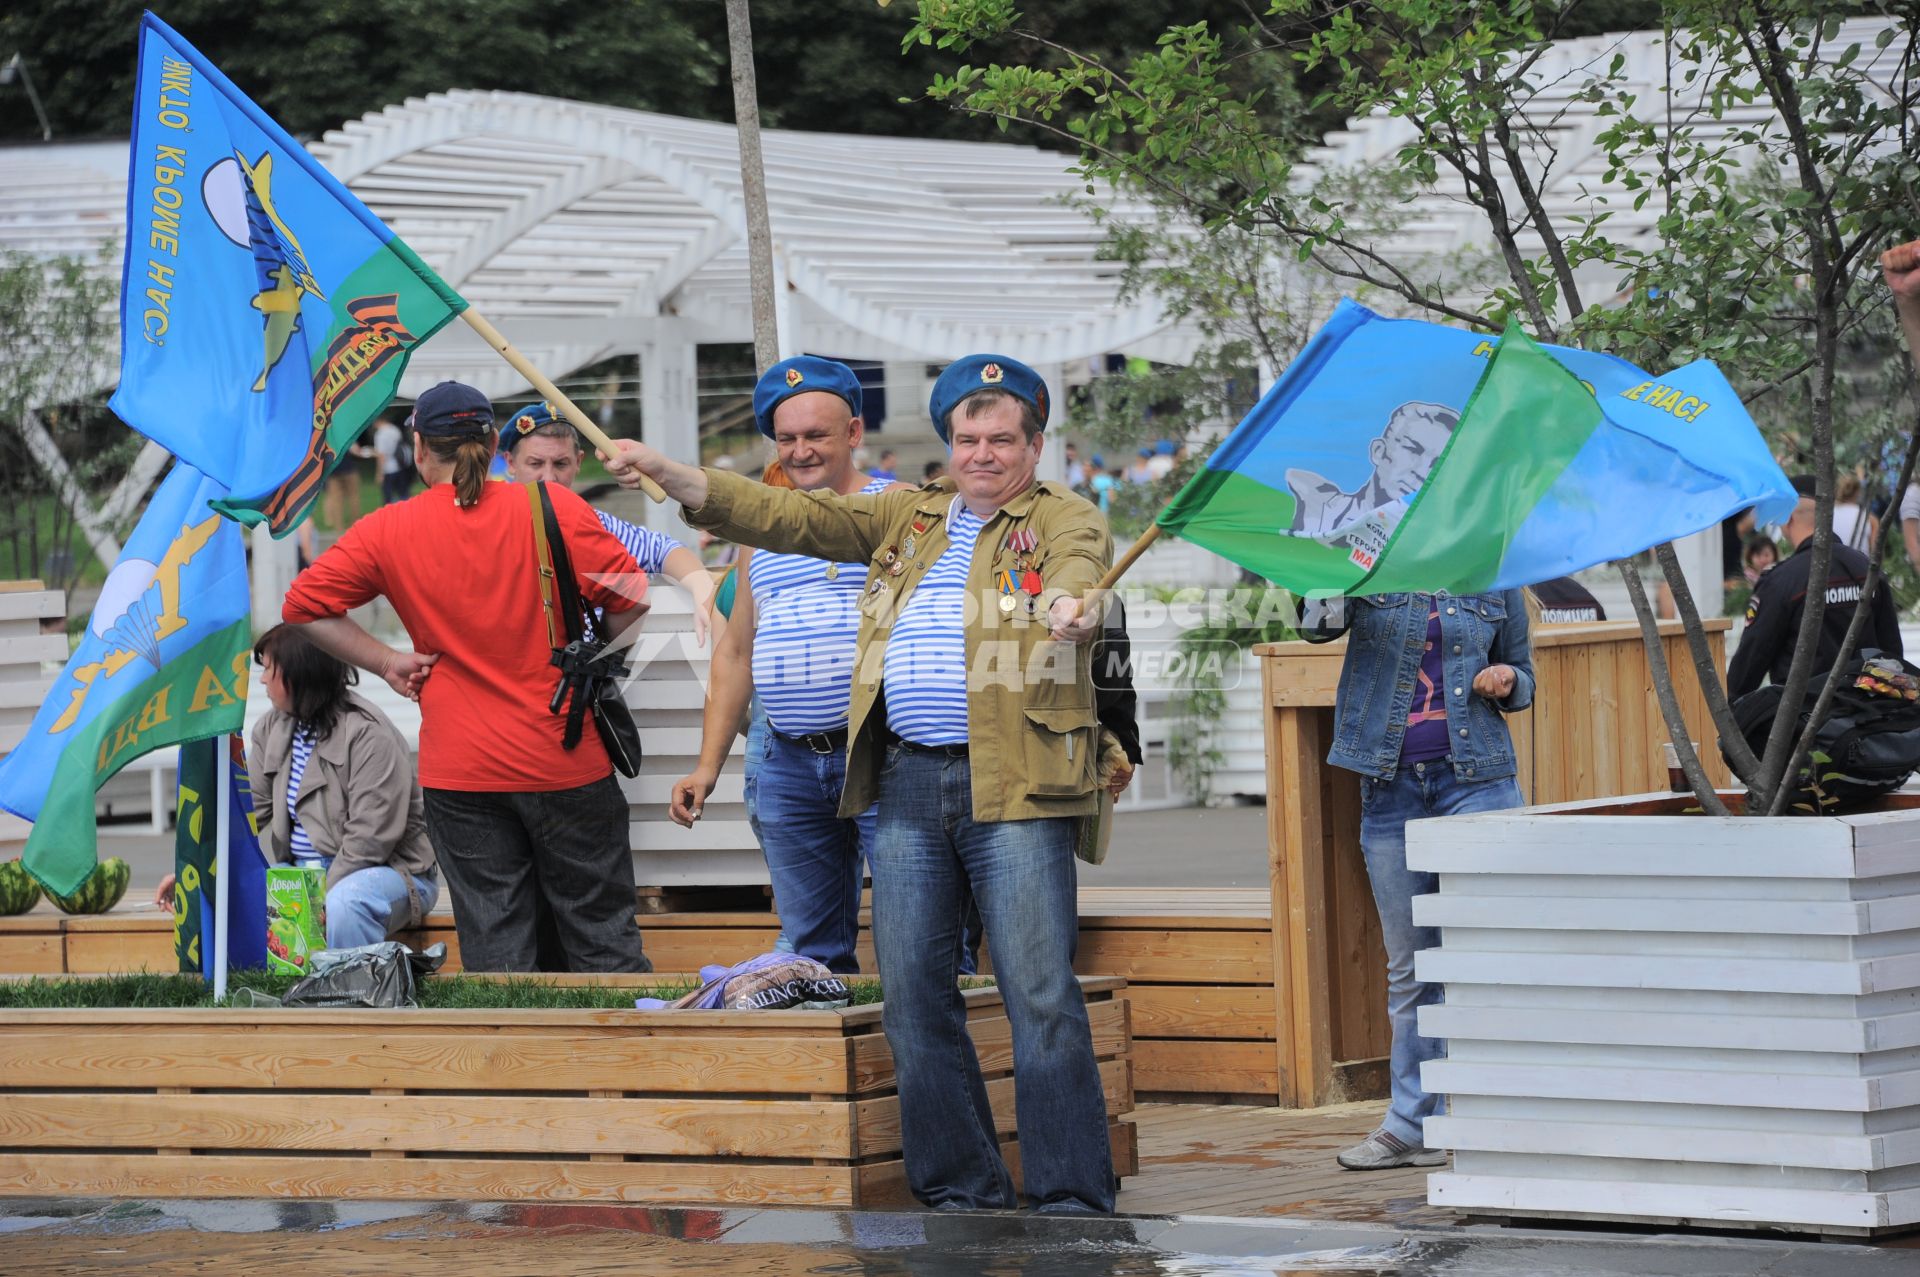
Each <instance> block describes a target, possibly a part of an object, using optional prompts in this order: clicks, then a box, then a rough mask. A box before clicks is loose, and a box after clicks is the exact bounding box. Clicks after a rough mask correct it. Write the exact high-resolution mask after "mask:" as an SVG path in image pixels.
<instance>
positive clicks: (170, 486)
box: [0, 463, 253, 895]
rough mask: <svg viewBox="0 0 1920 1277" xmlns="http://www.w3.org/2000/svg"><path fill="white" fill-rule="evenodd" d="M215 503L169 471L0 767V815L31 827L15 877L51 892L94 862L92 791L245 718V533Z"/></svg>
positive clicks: (190, 471)
mask: <svg viewBox="0 0 1920 1277" xmlns="http://www.w3.org/2000/svg"><path fill="white" fill-rule="evenodd" d="M226 495H227V490H226V488H225V487H224V486H222V485H221V484H219V483H216V482H215V481H213V480H212V479H209V478H207V477H206V476H205V475H203V474H201V473H200V472H199V471H197V470H195V469H194V468H193V467H191V466H188V465H184V464H180V463H176V464H175V465H174V467H173V470H172V472H171V473H169V474H168V475H167V477H166V480H165V481H164V482H163V483H161V485H160V487H159V489H158V490H157V491H155V493H154V495H153V499H152V500H151V501H149V502H148V503H147V512H146V513H145V514H144V515H142V516H141V519H140V522H139V524H138V525H137V526H136V527H135V528H134V530H133V532H132V534H131V535H129V536H128V537H127V542H126V548H125V549H123V550H122V551H121V552H120V558H119V559H118V560H117V561H116V562H115V563H114V565H113V570H112V571H111V572H109V573H108V574H107V579H106V582H105V584H103V585H102V586H101V587H100V599H99V602H98V603H96V604H95V605H94V609H93V615H92V616H91V617H90V618H89V619H88V621H87V630H86V633H85V634H84V635H83V636H82V637H81V640H80V646H79V648H78V649H77V650H75V652H74V654H73V656H72V657H71V658H70V659H69V660H68V661H67V667H66V669H64V670H62V671H61V673H60V677H59V678H58V679H56V680H54V684H53V690H52V691H50V692H49V693H48V694H47V699H46V700H45V701H43V702H42V703H41V705H40V709H39V712H38V713H36V714H35V715H34V716H33V725H32V726H31V727H29V728H28V729H27V735H26V738H25V739H24V740H22V741H21V742H20V744H19V745H18V746H17V747H16V748H15V749H14V751H13V752H12V753H10V754H8V755H7V756H6V758H5V759H0V807H4V808H5V809H6V810H8V811H10V812H12V813H13V814H14V815H16V816H20V817H22V818H24V819H26V820H31V821H33V822H34V824H33V832H32V833H31V834H29V835H28V837H27V848H26V852H25V855H24V857H23V858H24V859H25V861H26V867H27V870H28V871H29V872H30V873H32V874H33V876H34V877H36V878H38V879H39V880H40V881H41V882H42V883H44V884H46V885H47V886H48V887H49V888H51V889H52V890H53V891H55V892H57V893H59V894H61V895H67V894H69V893H71V892H72V891H73V890H74V889H75V888H77V887H79V885H80V884H81V883H82V882H83V881H84V880H85V879H86V876H87V875H88V874H89V873H91V872H93V868H94V865H95V864H96V863H98V861H97V856H98V847H99V843H98V829H97V827H96V825H95V823H94V811H93V795H94V791H95V790H97V789H99V788H100V786H101V785H102V784H104V783H105V782H106V781H107V779H108V778H109V777H111V776H112V775H113V774H114V773H115V772H118V771H119V770H120V769H121V768H122V767H124V766H126V765H127V764H128V763H129V762H131V761H132V760H134V759H135V758H138V757H139V756H140V755H142V754H145V753H149V752H150V751H152V750H156V749H160V748H163V747H165V746H168V745H177V744H179V743H180V742H181V741H188V740H197V739H199V738H201V737H204V736H216V735H219V734H221V733H223V732H236V731H239V730H240V728H241V725H242V722H243V721H244V719H245V717H246V711H247V663H248V658H249V656H250V654H251V652H252V647H253V623H252V618H251V616H250V614H249V612H250V608H249V600H250V598H251V595H250V594H249V592H248V588H247V555H246V546H245V544H244V534H243V533H242V532H241V531H240V527H239V525H238V524H236V523H234V522H233V521H232V520H230V519H225V518H222V517H221V516H220V515H219V514H218V513H216V512H215V506H216V504H217V503H218V502H219V501H221V500H222V499H223V498H225V496H226Z"/></svg>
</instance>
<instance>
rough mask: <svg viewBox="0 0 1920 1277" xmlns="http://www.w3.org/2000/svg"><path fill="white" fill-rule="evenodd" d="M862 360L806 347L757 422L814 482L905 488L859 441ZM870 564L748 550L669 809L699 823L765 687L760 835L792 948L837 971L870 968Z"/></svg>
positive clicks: (759, 394)
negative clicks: (867, 469)
mask: <svg viewBox="0 0 1920 1277" xmlns="http://www.w3.org/2000/svg"><path fill="white" fill-rule="evenodd" d="M860 408H861V398H860V382H859V379H858V378H857V377H855V376H854V373H853V369H851V368H849V367H847V366H846V365H845V364H842V363H836V362H834V361H833V360H831V359H817V358H815V357H813V356H811V355H802V356H799V357H798V358H795V359H784V360H782V361H781V362H779V363H777V364H775V365H774V366H773V367H771V368H769V369H767V371H766V373H765V374H764V375H763V376H762V377H761V378H760V381H759V384H758V385H756V386H755V387H754V391H753V419H754V424H755V425H757V426H759V428H760V433H761V434H763V435H765V436H767V438H769V439H771V440H773V443H774V447H775V448H776V449H778V450H779V454H780V465H781V468H782V469H783V470H785V472H786V473H787V474H788V476H790V477H791V478H792V479H793V481H794V485H795V486H796V487H798V488H799V489H801V490H802V491H807V492H828V493H839V494H842V495H845V494H849V493H867V494H871V493H875V492H884V491H885V490H887V489H888V488H889V487H904V485H900V484H895V483H893V482H892V481H891V479H890V478H883V477H881V476H878V475H871V476H870V475H866V474H862V473H861V472H860V470H859V469H858V467H856V466H855V465H854V460H853V457H854V450H855V449H856V448H858V447H859V446H860V440H861V438H862V436H863V435H864V433H865V429H864V423H863V422H862V420H861V417H860ZM866 569H867V565H866V563H865V562H846V563H839V562H828V561H824V560H821V559H816V558H810V557H808V556H807V555H804V554H787V553H783V552H781V551H777V550H758V551H755V550H745V551H742V553H741V556H740V559H739V562H738V564H737V565H736V567H735V569H734V579H735V580H736V582H737V583H738V584H737V585H736V591H737V593H736V596H735V603H734V607H733V614H732V615H731V616H730V617H729V618H728V623H727V627H726V630H725V631H724V632H723V633H722V635H721V637H720V640H719V641H718V642H717V643H716V644H715V645H714V650H713V672H712V682H711V683H710V684H709V685H708V689H707V704H706V714H705V717H704V719H703V721H702V724H701V733H700V762H699V765H698V766H697V767H695V768H694V770H693V772H692V773H691V774H690V775H687V776H685V777H683V778H682V779H681V780H679V781H678V782H677V783H675V785H674V787H673V802H672V808H671V814H672V816H673V818H674V820H676V821H678V822H679V823H680V824H682V825H685V826H687V827H688V828H692V826H693V822H694V821H696V820H698V819H699V818H700V811H701V808H702V807H703V806H705V804H706V801H707V798H708V796H709V795H710V794H712V793H713V787H714V784H715V783H716V782H717V781H718V780H719V777H720V769H721V768H722V767H723V766H725V764H726V760H727V751H728V750H729V749H731V748H732V746H733V738H734V736H735V735H736V734H737V733H738V732H739V730H740V722H741V719H742V717H743V716H744V715H745V714H746V711H747V704H748V701H749V700H750V699H751V698H752V696H753V694H754V692H756V691H757V692H759V694H760V700H761V703H762V705H763V706H764V708H765V710H766V715H767V725H768V728H769V730H768V731H767V732H766V733H764V734H762V735H761V736H759V737H757V738H756V737H752V736H750V737H749V738H748V740H749V748H756V747H757V748H758V749H759V750H760V757H759V758H758V759H755V760H753V762H754V767H753V770H752V771H751V772H750V774H749V779H748V781H747V784H748V785H749V786H750V787H751V789H752V791H753V796H752V801H751V803H750V804H749V806H750V809H751V810H752V811H753V813H754V832H755V833H756V834H757V835H758V836H759V839H760V846H761V849H762V850H763V851H764V852H765V853H766V857H767V872H768V874H769V876H770V877H771V878H772V880H773V895H774V900H775V903H776V904H777V905H778V906H779V909H780V928H781V932H782V934H783V936H784V937H785V940H786V942H787V943H789V944H791V945H792V947H793V949H794V951H796V952H798V953H800V954H802V955H804V956H806V957H809V958H813V959H815V960H816V961H818V962H822V963H825V964H826V966H827V967H828V968H830V969H831V970H834V971H839V972H853V971H858V970H859V969H860V964H859V961H858V960H857V959H856V958H855V956H854V943H855V941H857V940H858V939H859V936H860V878H861V872H860V865H861V857H862V855H863V854H864V853H865V852H867V851H869V850H870V849H871V848H872V846H873V830H874V812H873V808H872V806H871V805H869V806H868V807H867V808H866V809H865V810H863V811H860V812H858V813H856V814H854V815H853V816H851V817H847V816H842V815H841V814H840V794H841V790H842V789H843V787H844V786H845V783H846V770H847V704H848V700H849V697H850V694H851V690H852V685H853V653H854V637H855V635H856V633H857V632H858V630H859V628H860V598H861V594H860V592H861V590H862V588H863V587H864V586H865V584H866V575H867V570H866Z"/></svg>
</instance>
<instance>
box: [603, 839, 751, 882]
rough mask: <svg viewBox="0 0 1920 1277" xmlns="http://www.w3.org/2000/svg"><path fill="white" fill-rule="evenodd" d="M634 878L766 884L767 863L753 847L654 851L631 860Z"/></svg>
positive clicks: (658, 880)
mask: <svg viewBox="0 0 1920 1277" xmlns="http://www.w3.org/2000/svg"><path fill="white" fill-rule="evenodd" d="M634 877H635V878H636V879H637V880H638V881H639V883H640V885H642V886H653V887H741V886H744V887H751V886H766V885H767V884H768V883H769V882H771V881H772V879H770V878H769V877H768V875H767V862H766V860H765V858H764V857H762V856H761V854H760V853H759V852H758V851H757V850H747V849H744V848H733V849H730V850H726V851H718V852H715V851H657V852H651V853H649V854H647V855H645V856H643V857H641V858H640V859H638V860H636V861H635V862H634Z"/></svg>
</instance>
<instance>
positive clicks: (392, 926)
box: [327, 865, 440, 949]
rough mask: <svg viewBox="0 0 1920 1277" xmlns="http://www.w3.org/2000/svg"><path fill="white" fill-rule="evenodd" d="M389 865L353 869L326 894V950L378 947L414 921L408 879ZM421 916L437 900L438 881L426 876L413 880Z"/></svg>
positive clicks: (438, 891)
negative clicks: (417, 894)
mask: <svg viewBox="0 0 1920 1277" xmlns="http://www.w3.org/2000/svg"><path fill="white" fill-rule="evenodd" d="M408 876H409V875H406V874H403V873H401V872H400V871H399V870H398V869H395V868H393V867H392V866H391V865H374V866H372V867H371V868H367V869H356V870H354V871H353V872H352V873H350V874H348V875H347V876H346V877H344V878H342V879H341V880H340V881H339V882H336V883H334V884H333V886H332V887H331V888H329V889H328V891H327V948H329V949H351V948H353V947H354V946H356V945H363V944H379V943H380V942H381V941H382V940H385V939H387V938H388V937H389V936H391V935H392V934H393V933H394V932H396V931H398V930H400V929H401V928H402V927H405V926H406V925H407V924H408V923H409V922H411V921H413V905H412V903H411V902H410V901H409V900H408V899H407V878H408ZM413 883H414V886H415V887H416V888H417V889H418V890H419V892H420V899H421V900H422V901H423V902H424V903H423V904H422V905H421V913H422V914H423V915H424V914H425V913H426V911H427V910H429V909H431V908H433V906H434V902H435V901H437V900H439V899H440V880H439V879H438V878H437V877H435V876H434V875H433V874H431V873H428V874H424V875H421V876H418V877H415V878H414V879H413Z"/></svg>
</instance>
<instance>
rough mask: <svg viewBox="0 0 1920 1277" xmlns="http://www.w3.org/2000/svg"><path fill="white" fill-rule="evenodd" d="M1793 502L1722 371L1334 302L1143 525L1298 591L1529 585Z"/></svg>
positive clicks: (1767, 516)
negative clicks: (1153, 524)
mask: <svg viewBox="0 0 1920 1277" xmlns="http://www.w3.org/2000/svg"><path fill="white" fill-rule="evenodd" d="M1794 499H1795V498H1794V493H1793V489H1792V486H1791V484H1789V483H1788V481H1787V477H1786V475H1785V474H1783V473H1782V472H1781V470H1780V465H1779V463H1778V462H1777V461H1775V460H1774V459H1773V456H1772V454H1771V453H1770V452H1769V450H1768V448H1767V444H1766V440H1765V439H1764V438H1762V437H1761V434H1760V431H1759V430H1758V428H1756V427H1755V425H1754V424H1753V419H1752V418H1751V417H1749V416H1748V415H1747V411H1746V409H1745V408H1744V407H1743V406H1742V405H1741V403H1740V400H1739V397H1738V396H1736V395H1735V394H1734V392H1733V388H1732V387H1731V386H1729V385H1728V384H1727V381H1726V378H1724V377H1723V376H1721V375H1720V370H1719V369H1717V368H1715V367H1714V366H1713V365H1712V364H1711V363H1709V362H1707V361H1705V360H1700V361H1698V362H1695V363H1691V364H1688V365H1686V366H1685V367H1683V368H1676V369H1674V370H1673V371H1672V372H1668V373H1663V374H1661V375H1660V376H1657V377H1656V376H1651V375H1649V374H1647V373H1645V372H1642V371H1641V370H1640V369H1638V368H1636V367H1634V366H1633V365H1632V364H1630V363H1627V362H1626V361H1625V360H1623V359H1617V358H1615V357H1613V356H1611V355H1601V354H1594V353H1592V352H1590V351H1584V350H1575V349H1571V348H1568V347H1564V346H1541V345H1538V344H1536V343H1534V342H1533V341H1532V340H1531V339H1529V338H1528V337H1527V336H1526V334H1525V333H1522V332H1520V331H1519V330H1518V329H1517V328H1511V327H1510V328H1509V329H1508V331H1507V333H1506V335H1505V336H1504V337H1490V336H1482V335H1480V334H1478V333H1471V332H1465V331H1462V330H1460V329H1457V328H1447V327H1443V326H1441V325H1439V324H1429V323H1422V322H1420V321H1418V320H1410V319H1387V318H1384V317H1383V316H1380V315H1376V314H1374V313H1373V312H1372V311H1370V310H1368V309H1367V308H1366V307H1364V306H1360V305H1357V304H1356V303H1354V302H1351V301H1343V302H1341V303H1340V305H1339V307H1338V308H1337V309H1336V310H1335V311H1334V313H1333V316H1332V318H1330V319H1329V320H1328V321H1327V323H1326V326H1325V327H1323V328H1322V329H1321V330H1320V331H1319V332H1318V333H1316V334H1315V335H1314V337H1313V340H1312V341H1310V342H1308V343H1307V347H1306V349H1305V350H1303V351H1301V353H1300V355H1299V357H1298V358H1296V359H1295V360H1294V361H1293V363H1292V364H1291V365H1289V366H1288V368H1287V370H1286V373H1285V374H1284V375H1283V376H1281V378H1280V379H1279V380H1278V381H1276V382H1275V383H1274V385H1273V388H1272V389H1271V390H1269V391H1268V392H1267V394H1266V395H1265V396H1264V397H1263V398H1262V399H1261V400H1260V402H1259V403H1258V404H1257V405H1255V407H1254V409H1253V411H1252V412H1250V413H1248V414H1247V417H1246V419H1245V420H1244V421H1242V422H1241V423H1240V424H1239V425H1238V426H1236V427H1235V428H1234V430H1233V432H1232V433H1231V434H1230V435H1228V436H1227V438H1226V439H1225V440H1223V441H1222V442H1221V444H1220V446H1219V447H1218V448H1217V449H1215V450H1214V452H1213V455H1212V456H1211V457H1209V458H1208V460H1207V464H1206V466H1205V467H1204V468H1203V469H1202V470H1201V471H1200V472H1199V473H1198V474H1197V475H1195V476H1194V478H1193V480H1192V481H1191V482H1189V483H1188V485H1187V486H1186V487H1185V488H1184V489H1182V490H1181V492H1180V494H1179V495H1178V496H1176V497H1175V498H1174V499H1173V501H1171V502H1170V503H1168V505H1167V507H1166V509H1164V510H1163V511H1162V512H1161V513H1160V516H1159V519H1158V522H1159V524H1160V525H1161V527H1162V528H1164V529H1165V530H1166V531H1168V532H1171V533H1173V534H1174V535H1176V536H1179V537H1182V538H1184V539H1186V540H1189V541H1192V542H1195V543H1196V544H1199V545H1203V546H1206V547H1207V548H1208V549H1211V550H1213V551H1215V552H1216V553H1218V554H1221V555H1223V556H1225V557H1226V558H1229V559H1232V560H1233V561H1234V562H1236V563H1239V564H1240V565H1242V566H1243V567H1246V568H1248V569H1250V570H1252V571H1254V572H1257V573H1259V574H1260V575H1261V576H1264V577H1266V578H1267V579H1268V580H1270V581H1274V582H1276V583H1277V584H1280V585H1283V586H1286V587H1287V588H1289V589H1292V590H1295V591H1297V592H1300V593H1302V594H1377V593H1385V592H1391V591H1397V590H1448V591H1451V592H1454V593H1462V594H1465V593H1474V592H1478V591H1482V590H1491V589H1505V588H1510V587H1514V586H1521V585H1532V584H1534V583H1536V582H1540V581H1546V580H1551V579H1552V578H1554V577H1557V576H1562V575H1565V574H1566V573H1569V572H1574V571H1578V570H1579V569H1581V568H1585V567H1590V566H1592V565H1594V564H1596V563H1601V562H1606V561H1608V560H1611V559H1617V558H1623V557H1626V556H1628V555H1632V554H1636V553H1638V552H1640V551H1641V550H1644V549H1646V548H1647V547H1648V546H1651V545H1656V544H1658V543H1660V542H1662V541H1669V540H1672V539H1674V538H1676V537H1680V536H1685V535H1688V534H1689V533H1693V532H1698V531H1700V530H1702V529H1704V528H1710V527H1712V526H1714V525H1715V524H1716V523H1718V522H1719V521H1720V520H1721V519H1724V518H1726V517H1727V516H1728V515H1731V514H1734V513H1736V512H1737V511H1740V510H1744V509H1746V508H1748V507H1750V506H1753V507H1758V512H1759V518H1760V520H1761V522H1763V523H1764V522H1769V521H1773V520H1777V519H1782V518H1784V517H1786V515H1787V514H1788V513H1789V512H1791V510H1792V509H1793V502H1794Z"/></svg>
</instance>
